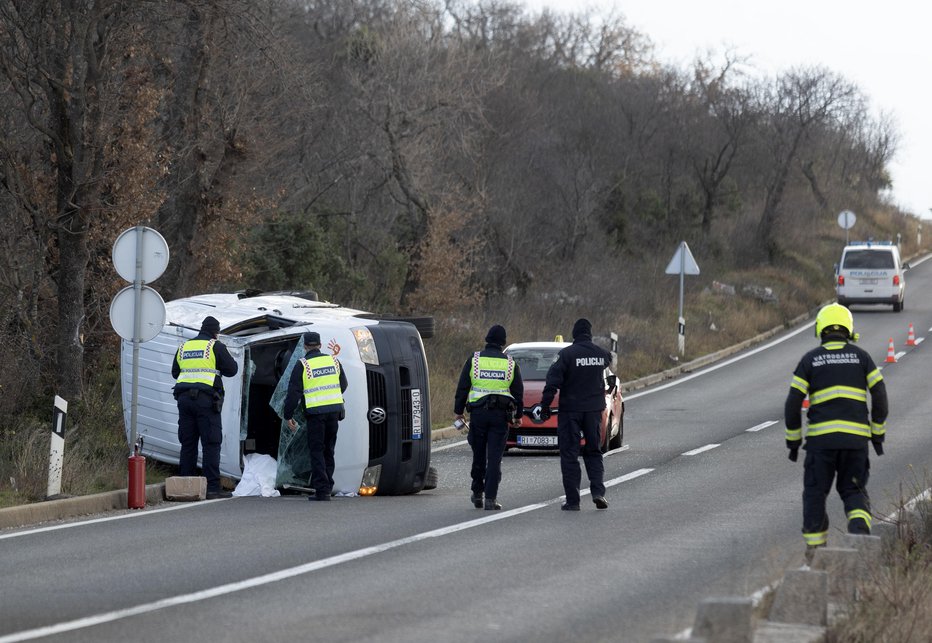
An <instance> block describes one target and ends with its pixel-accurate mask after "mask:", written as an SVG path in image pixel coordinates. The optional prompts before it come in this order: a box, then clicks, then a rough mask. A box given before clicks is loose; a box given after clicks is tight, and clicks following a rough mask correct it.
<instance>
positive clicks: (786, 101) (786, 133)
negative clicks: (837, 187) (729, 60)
mask: <svg viewBox="0 0 932 643" xmlns="http://www.w3.org/2000/svg"><path fill="white" fill-rule="evenodd" d="M857 98H858V92H857V89H856V88H855V87H854V86H853V85H852V84H851V83H850V82H848V81H846V80H844V79H843V78H842V77H840V76H838V75H837V74H833V73H831V72H829V71H827V70H824V69H802V70H796V71H791V72H788V73H786V74H785V75H783V76H781V77H780V79H779V81H778V83H777V85H776V88H775V93H774V94H773V95H772V96H770V97H769V99H768V102H767V104H766V105H765V108H766V111H767V113H768V115H769V122H768V123H767V129H766V133H765V137H766V139H767V141H768V142H769V147H770V153H771V167H770V173H769V176H768V179H767V184H766V195H765V198H764V208H763V211H762V212H761V217H760V221H759V223H758V227H757V231H758V234H757V237H758V243H759V244H760V248H761V249H762V250H763V251H764V252H765V254H766V256H767V257H768V259H769V260H770V261H771V262H772V261H774V260H775V259H776V258H777V256H778V255H779V252H780V249H779V246H778V243H777V236H776V233H777V223H778V221H779V217H780V204H781V200H782V199H783V195H784V191H785V189H786V185H787V180H788V178H789V175H790V171H791V170H792V168H793V167H794V166H795V164H796V162H797V160H798V154H799V151H800V147H801V146H802V145H803V144H804V142H805V140H806V137H807V136H808V135H809V134H810V133H811V132H812V131H813V130H814V129H815V128H817V127H820V126H827V127H829V126H832V125H834V124H837V123H838V122H839V119H840V118H841V115H843V114H846V113H848V111H849V110H850V107H851V104H852V101H855V100H856V99H857Z"/></svg>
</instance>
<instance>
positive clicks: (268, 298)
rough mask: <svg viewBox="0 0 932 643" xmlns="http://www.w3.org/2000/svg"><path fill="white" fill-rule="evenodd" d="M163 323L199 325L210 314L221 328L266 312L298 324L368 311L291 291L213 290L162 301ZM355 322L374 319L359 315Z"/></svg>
mask: <svg viewBox="0 0 932 643" xmlns="http://www.w3.org/2000/svg"><path fill="white" fill-rule="evenodd" d="M165 310H166V315H165V316H166V320H165V321H166V324H174V325H176V326H186V327H188V328H194V329H197V328H200V326H201V322H202V321H204V317H206V316H207V315H211V316H213V317H216V318H217V320H218V321H219V322H220V328H221V329H224V328H228V327H230V326H233V325H234V324H238V323H240V322H243V321H246V320H249V319H255V318H257V317H262V316H266V315H272V316H276V317H281V318H284V319H289V320H294V322H295V323H297V324H309V323H323V322H331V323H333V322H334V321H336V320H345V319H349V318H352V317H356V316H357V315H368V313H365V312H364V311H361V310H355V309H352V308H345V307H343V306H340V305H339V304H334V303H331V302H328V301H312V300H309V299H305V298H303V297H296V296H294V295H277V294H264V295H258V296H255V297H246V296H241V295H238V294H236V293H214V294H208V295H196V296H194V297H186V298H183V299H175V300H173V301H169V302H166V303H165ZM358 319H359V321H358V324H356V320H354V325H360V326H362V325H369V324H374V323H377V322H376V321H374V320H370V319H365V318H363V317H360V318H358Z"/></svg>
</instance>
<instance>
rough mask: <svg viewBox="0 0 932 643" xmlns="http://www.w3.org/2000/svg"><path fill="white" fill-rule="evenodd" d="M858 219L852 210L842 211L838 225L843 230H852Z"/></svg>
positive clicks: (839, 214)
mask: <svg viewBox="0 0 932 643" xmlns="http://www.w3.org/2000/svg"><path fill="white" fill-rule="evenodd" d="M857 220H858V218H857V217H856V216H854V212H852V211H851V210H842V211H841V212H839V213H838V225H840V226H841V227H842V229H843V230H850V229H851V228H853V227H854V222H855V221H857Z"/></svg>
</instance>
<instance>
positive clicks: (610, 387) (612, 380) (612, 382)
mask: <svg viewBox="0 0 932 643" xmlns="http://www.w3.org/2000/svg"><path fill="white" fill-rule="evenodd" d="M617 385H618V376H617V375H615V374H614V373H613V374H611V375H606V376H605V387H606V389H607V392H608V393H614V392H615V387H616V386H617Z"/></svg>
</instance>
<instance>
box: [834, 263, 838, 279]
mask: <svg viewBox="0 0 932 643" xmlns="http://www.w3.org/2000/svg"><path fill="white" fill-rule="evenodd" d="M834 269H835V276H838V264H837V263H836V264H835V268H834Z"/></svg>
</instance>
